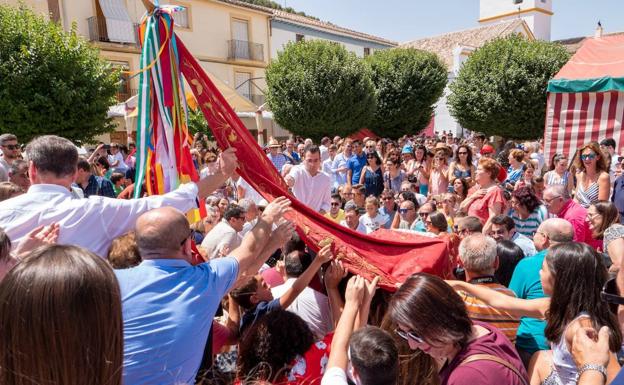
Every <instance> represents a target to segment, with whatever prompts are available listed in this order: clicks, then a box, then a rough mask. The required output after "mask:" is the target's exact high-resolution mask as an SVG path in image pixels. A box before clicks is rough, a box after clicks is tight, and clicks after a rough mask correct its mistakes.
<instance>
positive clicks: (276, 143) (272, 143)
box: [267, 138, 282, 147]
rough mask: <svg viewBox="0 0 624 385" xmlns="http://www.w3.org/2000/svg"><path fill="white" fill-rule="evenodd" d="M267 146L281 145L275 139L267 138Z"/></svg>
mask: <svg viewBox="0 0 624 385" xmlns="http://www.w3.org/2000/svg"><path fill="white" fill-rule="evenodd" d="M267 147H282V145H281V144H279V142H278V141H277V140H276V139H273V138H271V140H269V143H267Z"/></svg>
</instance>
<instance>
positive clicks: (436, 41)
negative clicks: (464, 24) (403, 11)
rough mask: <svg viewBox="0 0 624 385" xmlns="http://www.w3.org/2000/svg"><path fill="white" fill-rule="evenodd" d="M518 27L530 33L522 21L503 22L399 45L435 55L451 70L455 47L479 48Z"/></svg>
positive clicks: (512, 31)
mask: <svg viewBox="0 0 624 385" xmlns="http://www.w3.org/2000/svg"><path fill="white" fill-rule="evenodd" d="M519 27H524V28H525V29H526V30H527V31H529V32H530V30H529V29H528V26H527V25H526V23H525V22H524V20H522V19H514V20H505V21H501V22H499V23H495V24H487V25H483V26H480V27H477V28H472V29H466V30H463V31H455V32H449V33H445V34H444V35H439V36H432V37H426V38H424V39H418V40H413V41H410V42H406V43H403V44H401V45H399V47H401V48H416V49H420V50H423V51H429V52H433V53H435V54H437V55H438V56H439V57H440V59H442V61H443V62H444V63H445V64H446V65H447V68H453V50H454V49H455V48H456V47H457V46H460V47H472V48H479V47H481V46H482V45H483V44H485V43H486V42H488V41H489V40H492V39H495V38H497V37H504V36H508V35H510V34H512V33H514V32H515V31H517V29H518V28H519Z"/></svg>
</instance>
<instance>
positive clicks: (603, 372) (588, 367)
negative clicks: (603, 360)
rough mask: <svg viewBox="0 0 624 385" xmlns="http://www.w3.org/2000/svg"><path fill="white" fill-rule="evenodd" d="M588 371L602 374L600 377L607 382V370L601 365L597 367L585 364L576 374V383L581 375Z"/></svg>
mask: <svg viewBox="0 0 624 385" xmlns="http://www.w3.org/2000/svg"><path fill="white" fill-rule="evenodd" d="M588 370H595V371H597V372H600V373H602V375H603V376H604V379H605V382H606V381H607V368H605V367H604V366H602V365H597V364H585V365H583V366H581V367H580V368H579V370H578V373H577V374H576V382H578V380H579V378H580V377H581V374H583V373H584V372H586V371H588Z"/></svg>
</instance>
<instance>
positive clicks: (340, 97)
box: [266, 40, 375, 139]
mask: <svg viewBox="0 0 624 385" xmlns="http://www.w3.org/2000/svg"><path fill="white" fill-rule="evenodd" d="M266 79H267V85H268V87H267V88H268V95H267V101H268V103H269V107H270V108H271V111H272V112H273V116H274V118H275V121H276V122H277V123H278V124H280V125H281V126H282V127H284V128H286V129H287V130H289V131H291V132H292V133H294V134H296V135H300V136H303V137H310V138H312V139H320V138H321V137H323V136H326V135H328V136H333V135H340V136H347V135H350V134H352V133H354V132H356V131H357V130H359V129H361V128H363V127H365V126H367V125H368V124H370V122H371V119H372V117H373V113H374V110H375V91H374V88H373V83H372V82H371V79H370V75H369V70H368V68H367V67H366V66H365V65H364V63H363V62H362V60H360V59H358V58H357V57H356V56H355V54H353V53H350V52H347V50H346V49H345V48H344V47H343V46H341V45H340V44H337V43H332V42H328V41H321V40H312V41H302V42H298V43H292V42H291V43H289V44H288V45H286V47H285V49H284V51H283V52H281V53H280V54H278V57H277V60H274V61H273V62H272V63H271V64H270V65H269V67H268V68H267V70H266Z"/></svg>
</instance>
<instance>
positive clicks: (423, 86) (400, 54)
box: [366, 48, 447, 138]
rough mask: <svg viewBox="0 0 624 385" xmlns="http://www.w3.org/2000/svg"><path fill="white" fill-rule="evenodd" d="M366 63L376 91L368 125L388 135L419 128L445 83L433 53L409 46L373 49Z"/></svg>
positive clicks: (442, 69) (443, 70) (442, 67)
mask: <svg viewBox="0 0 624 385" xmlns="http://www.w3.org/2000/svg"><path fill="white" fill-rule="evenodd" d="M366 63H367V64H368V65H369V66H370V68H371V79H372V80H373V84H374V85H375V90H376V92H377V111H376V113H375V117H374V119H373V123H372V125H371V127H370V128H371V129H372V130H373V131H374V132H375V133H376V134H377V135H380V136H383V137H390V138H398V137H400V136H403V135H405V134H416V133H418V132H419V131H421V130H423V129H424V128H425V127H426V126H427V124H429V121H430V120H431V116H432V115H433V109H434V107H433V105H434V104H435V103H436V102H437V101H438V99H440V97H441V96H442V93H443V92H444V87H445V86H446V81H447V69H446V66H445V65H444V63H442V61H441V60H440V59H439V58H438V57H437V55H435V54H433V53H430V52H425V51H420V50H416V49H413V48H407V49H405V48H394V49H388V50H381V51H377V52H375V53H374V54H373V55H371V56H368V57H367V58H366Z"/></svg>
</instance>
